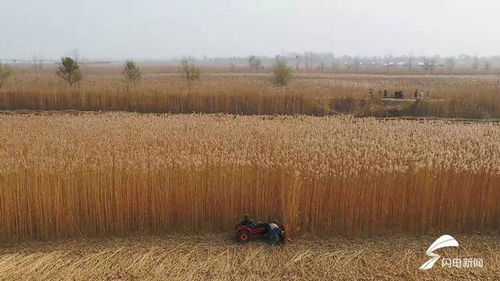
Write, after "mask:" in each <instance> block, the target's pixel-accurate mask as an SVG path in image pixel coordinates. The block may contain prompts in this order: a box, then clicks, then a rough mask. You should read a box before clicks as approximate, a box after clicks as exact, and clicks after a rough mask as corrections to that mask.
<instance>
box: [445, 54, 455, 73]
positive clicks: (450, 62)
mask: <svg viewBox="0 0 500 281" xmlns="http://www.w3.org/2000/svg"><path fill="white" fill-rule="evenodd" d="M446 66H447V67H448V74H450V75H452V74H453V71H454V69H455V57H447V58H446Z"/></svg>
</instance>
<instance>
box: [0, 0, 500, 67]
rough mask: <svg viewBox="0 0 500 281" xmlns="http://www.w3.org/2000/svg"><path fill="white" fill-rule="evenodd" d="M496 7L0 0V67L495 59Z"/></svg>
mask: <svg viewBox="0 0 500 281" xmlns="http://www.w3.org/2000/svg"><path fill="white" fill-rule="evenodd" d="M499 27H500V1H498V0H475V1H468V0H419V1H410V0H351V1H348V0H345V1H344V0H249V1H246V0H240V1H236V0H179V1H172V0H164V1H160V0H137V1H128V0H79V1H77V0H45V1H41V0H0V58H28V59H29V58H31V57H32V56H33V54H34V53H36V54H37V55H38V56H43V57H44V58H57V57H60V56H62V55H65V54H68V53H69V52H70V51H71V50H72V49H75V48H78V49H79V51H80V54H81V56H83V57H86V58H135V59H141V58H153V59H154V58H157V59H158V58H170V57H173V56H184V55H192V56H202V55H207V56H246V55H249V54H257V55H275V54H278V53H280V52H281V51H285V52H292V51H299V52H302V51H317V52H329V51H330V49H331V48H332V46H333V51H334V53H335V54H336V55H342V54H348V55H385V54H393V55H399V54H408V53H410V52H412V53H413V54H414V55H421V54H424V55H425V54H427V55H433V54H440V55H449V54H452V55H455V54H459V53H468V54H471V55H500V29H499Z"/></svg>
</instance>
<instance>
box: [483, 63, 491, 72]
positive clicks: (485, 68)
mask: <svg viewBox="0 0 500 281" xmlns="http://www.w3.org/2000/svg"><path fill="white" fill-rule="evenodd" d="M484 71H486V73H488V72H490V62H489V61H486V62H485V63H484Z"/></svg>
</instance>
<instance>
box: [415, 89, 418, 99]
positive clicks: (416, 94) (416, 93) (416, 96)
mask: <svg viewBox="0 0 500 281" xmlns="http://www.w3.org/2000/svg"><path fill="white" fill-rule="evenodd" d="M415 99H418V89H415Z"/></svg>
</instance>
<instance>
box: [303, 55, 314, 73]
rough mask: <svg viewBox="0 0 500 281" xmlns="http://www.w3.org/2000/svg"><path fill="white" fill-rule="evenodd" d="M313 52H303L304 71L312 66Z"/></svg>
mask: <svg viewBox="0 0 500 281" xmlns="http://www.w3.org/2000/svg"><path fill="white" fill-rule="evenodd" d="M313 56H314V54H313V53H312V52H304V63H305V66H306V71H307V70H309V68H312V66H313V59H314V57H313Z"/></svg>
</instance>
